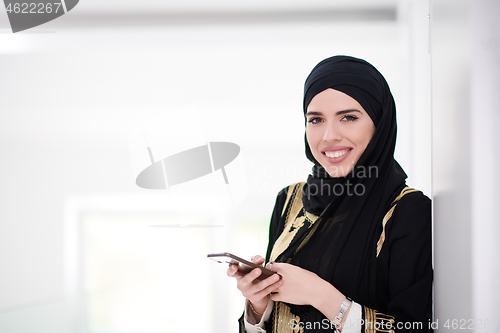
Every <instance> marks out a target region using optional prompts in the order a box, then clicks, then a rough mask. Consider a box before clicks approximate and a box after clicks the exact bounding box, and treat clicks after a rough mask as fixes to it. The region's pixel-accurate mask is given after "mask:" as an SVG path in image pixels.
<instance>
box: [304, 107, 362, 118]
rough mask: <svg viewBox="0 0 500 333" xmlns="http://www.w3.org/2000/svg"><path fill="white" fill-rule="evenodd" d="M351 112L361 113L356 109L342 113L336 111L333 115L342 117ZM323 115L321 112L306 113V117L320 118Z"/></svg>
mask: <svg viewBox="0 0 500 333" xmlns="http://www.w3.org/2000/svg"><path fill="white" fill-rule="evenodd" d="M351 112H359V113H362V112H361V111H359V110H358V109H347V110H342V111H337V112H336V113H335V115H337V116H340V115H343V114H346V113H351ZM322 115H323V113H322V112H319V111H308V112H307V113H306V117H307V116H322Z"/></svg>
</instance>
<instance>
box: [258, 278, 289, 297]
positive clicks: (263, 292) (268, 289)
mask: <svg viewBox="0 0 500 333" xmlns="http://www.w3.org/2000/svg"><path fill="white" fill-rule="evenodd" d="M271 278H273V276H271V277H269V278H268V279H271ZM276 279H277V278H273V280H271V281H273V282H271V284H270V285H268V286H267V287H265V288H264V289H262V290H260V291H259V292H256V293H255V297H258V298H260V297H264V296H267V295H269V294H271V297H272V296H273V295H274V293H275V292H276V291H277V290H279V288H280V287H281V286H282V285H283V280H279V279H277V280H276ZM266 280H267V279H266Z"/></svg>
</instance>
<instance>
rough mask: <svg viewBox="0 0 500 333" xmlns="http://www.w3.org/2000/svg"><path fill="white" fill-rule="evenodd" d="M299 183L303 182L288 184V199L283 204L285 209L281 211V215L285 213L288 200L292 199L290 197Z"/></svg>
mask: <svg viewBox="0 0 500 333" xmlns="http://www.w3.org/2000/svg"><path fill="white" fill-rule="evenodd" d="M299 184H301V183H295V184H292V185H290V186H288V192H287V193H286V201H285V204H284V205H283V210H282V211H281V216H283V214H285V209H286V206H287V205H288V201H290V198H291V197H292V195H293V192H294V191H295V187H296V186H297V185H299Z"/></svg>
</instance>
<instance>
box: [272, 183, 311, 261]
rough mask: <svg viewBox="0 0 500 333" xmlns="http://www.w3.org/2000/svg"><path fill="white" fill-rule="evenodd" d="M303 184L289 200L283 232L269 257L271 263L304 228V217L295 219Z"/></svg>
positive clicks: (298, 209) (299, 206) (297, 213)
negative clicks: (289, 206)
mask: <svg viewBox="0 0 500 333" xmlns="http://www.w3.org/2000/svg"><path fill="white" fill-rule="evenodd" d="M304 184H305V183H299V186H298V188H297V189H296V190H294V191H293V192H294V193H293V195H292V196H291V198H290V200H291V201H292V202H291V203H290V205H291V208H290V209H289V210H288V214H287V217H286V220H285V227H284V229H283V232H282V233H281V235H280V236H279V237H278V239H277V240H276V242H275V243H274V246H273V250H272V251H271V256H270V260H271V261H273V260H276V258H278V256H279V255H280V254H281V253H283V251H285V250H286V249H287V248H288V246H289V245H290V243H291V242H292V240H293V238H294V237H295V235H296V234H297V232H298V231H299V229H300V228H301V227H302V226H304V221H305V219H306V218H305V216H301V217H299V218H297V216H298V215H299V213H300V211H301V210H302V188H303V186H304Z"/></svg>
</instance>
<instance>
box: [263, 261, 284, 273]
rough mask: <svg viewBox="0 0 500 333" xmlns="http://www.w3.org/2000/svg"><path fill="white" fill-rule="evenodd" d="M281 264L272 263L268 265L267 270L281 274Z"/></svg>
mask: <svg viewBox="0 0 500 333" xmlns="http://www.w3.org/2000/svg"><path fill="white" fill-rule="evenodd" d="M280 265H281V263H278V262H274V261H270V262H268V263H267V264H266V268H267V269H268V270H270V271H273V272H279V269H280Z"/></svg>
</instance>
